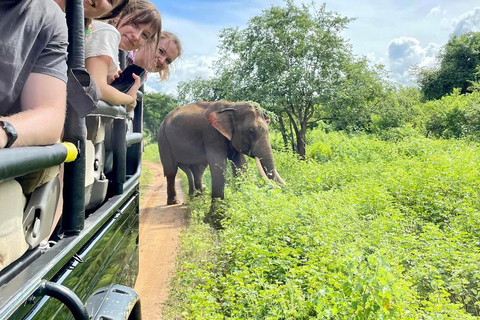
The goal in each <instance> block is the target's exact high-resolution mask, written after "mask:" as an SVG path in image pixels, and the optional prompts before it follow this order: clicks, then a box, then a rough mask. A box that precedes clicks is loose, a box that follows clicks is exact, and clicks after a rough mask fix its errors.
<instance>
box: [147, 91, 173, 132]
mask: <svg viewBox="0 0 480 320" xmlns="http://www.w3.org/2000/svg"><path fill="white" fill-rule="evenodd" d="M177 106H178V102H177V101H176V99H174V98H172V97H171V96H169V95H167V94H163V93H146V94H145V95H144V97H143V125H144V127H145V128H146V129H147V130H146V131H148V132H149V133H150V141H156V139H157V130H158V128H159V127H160V123H162V121H163V119H164V118H165V117H166V116H167V114H168V113H169V112H170V111H172V110H173V109H174V108H176V107H177Z"/></svg>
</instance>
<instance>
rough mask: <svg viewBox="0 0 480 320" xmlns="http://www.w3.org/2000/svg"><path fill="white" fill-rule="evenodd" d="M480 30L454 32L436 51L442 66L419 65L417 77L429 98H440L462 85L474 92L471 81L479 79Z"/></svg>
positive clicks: (467, 90) (460, 87) (426, 96)
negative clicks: (455, 33) (427, 66)
mask: <svg viewBox="0 0 480 320" xmlns="http://www.w3.org/2000/svg"><path fill="white" fill-rule="evenodd" d="M479 49H480V32H468V33H465V34H460V35H453V36H452V37H451V38H450V40H449V41H448V42H447V44H446V45H445V46H444V47H443V48H442V50H441V51H440V52H439V54H438V55H437V60H438V61H439V62H440V65H439V66H436V67H434V68H417V69H416V73H417V79H418V83H419V85H420V88H421V90H422V93H423V96H424V98H425V99H426V100H433V99H440V98H441V97H443V96H444V95H446V94H449V93H452V92H453V90H454V89H455V88H459V89H460V91H461V93H467V92H471V88H470V87H471V85H472V84H471V82H472V81H478V72H479V71H480V70H479V69H478V66H479V64H480V56H479V54H478V50H479Z"/></svg>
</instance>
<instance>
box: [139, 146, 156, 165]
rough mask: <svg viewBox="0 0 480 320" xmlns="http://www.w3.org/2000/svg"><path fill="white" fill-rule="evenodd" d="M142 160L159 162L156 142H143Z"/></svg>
mask: <svg viewBox="0 0 480 320" xmlns="http://www.w3.org/2000/svg"><path fill="white" fill-rule="evenodd" d="M142 160H144V161H149V162H156V163H160V156H159V154H158V145H157V144H156V143H149V144H145V146H144V150H143V154H142Z"/></svg>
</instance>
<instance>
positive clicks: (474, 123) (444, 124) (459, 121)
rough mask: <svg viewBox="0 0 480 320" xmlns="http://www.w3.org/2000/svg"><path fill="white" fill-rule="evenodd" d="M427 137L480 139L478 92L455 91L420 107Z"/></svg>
mask: <svg viewBox="0 0 480 320" xmlns="http://www.w3.org/2000/svg"><path fill="white" fill-rule="evenodd" d="M421 107H422V112H423V122H424V126H425V130H426V132H427V135H428V134H429V135H431V136H434V137H442V138H447V139H449V138H463V137H472V138H475V139H478V138H480V91H478V90H475V91H474V92H473V93H471V94H460V90H455V91H454V92H453V93H452V94H451V95H447V96H445V97H443V98H442V99H440V100H435V101H429V102H427V103H425V104H423V105H422V106H421Z"/></svg>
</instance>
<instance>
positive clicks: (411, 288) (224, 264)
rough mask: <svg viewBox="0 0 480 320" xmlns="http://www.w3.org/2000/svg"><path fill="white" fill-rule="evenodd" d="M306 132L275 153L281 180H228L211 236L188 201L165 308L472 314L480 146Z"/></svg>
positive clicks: (230, 315) (221, 313)
mask: <svg viewBox="0 0 480 320" xmlns="http://www.w3.org/2000/svg"><path fill="white" fill-rule="evenodd" d="M308 138H309V143H310V147H309V148H308V154H309V155H310V157H311V160H307V161H298V160H297V159H296V157H295V156H294V155H292V154H288V153H281V152H279V153H277V154H276V157H275V160H276V164H277V168H278V170H279V172H280V173H281V175H282V176H283V178H284V179H285V181H286V182H287V185H286V186H285V187H282V188H272V187H270V186H269V185H266V184H265V183H264V182H263V181H262V180H261V179H260V178H259V177H258V173H257V172H255V169H254V168H253V166H251V167H250V168H249V170H248V172H247V173H246V175H245V177H241V178H239V179H238V180H234V181H231V183H230V185H229V187H228V188H227V193H226V200H225V201H224V203H223V205H224V210H225V212H226V215H227V217H228V218H227V220H226V221H225V227H226V228H225V229H224V230H223V231H221V232H219V233H218V234H215V233H214V232H213V231H212V230H210V229H209V227H207V226H206V225H204V224H203V223H201V218H202V217H203V214H204V212H207V211H208V206H209V201H207V200H205V199H204V198H196V199H194V200H192V201H191V202H190V207H191V209H192V224H191V226H190V228H189V230H188V232H186V233H185V235H184V236H183V240H182V248H183V251H182V254H181V256H180V259H179V261H180V263H179V265H178V271H177V275H176V277H175V280H174V285H173V292H172V298H171V300H170V302H169V308H167V312H170V314H169V316H168V318H169V319H179V318H182V319H475V318H478V316H480V291H479V290H480V287H479V286H480V268H479V267H478V266H479V264H480V263H479V262H480V250H479V249H480V248H479V245H478V244H479V243H480V219H479V218H480V211H479V209H480V194H479V190H480V169H479V163H480V153H479V148H480V145H479V144H476V143H471V142H466V141H456V140H450V141H445V140H430V139H427V138H421V137H411V138H407V139H404V140H401V141H399V142H391V141H389V142H386V141H381V140H378V139H376V138H375V137H373V136H368V135H355V136H349V135H347V134H344V133H339V132H334V133H325V132H324V131H323V130H316V131H313V132H312V134H311V135H309V137H308ZM207 198H208V197H206V199H207ZM179 310H180V311H179ZM174 315H177V316H176V317H175V316H174Z"/></svg>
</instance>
